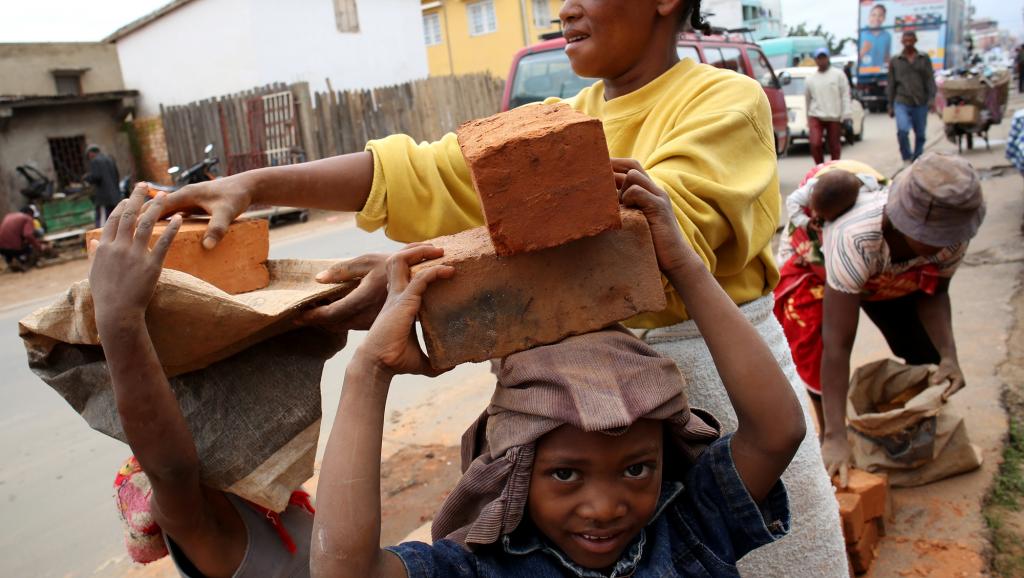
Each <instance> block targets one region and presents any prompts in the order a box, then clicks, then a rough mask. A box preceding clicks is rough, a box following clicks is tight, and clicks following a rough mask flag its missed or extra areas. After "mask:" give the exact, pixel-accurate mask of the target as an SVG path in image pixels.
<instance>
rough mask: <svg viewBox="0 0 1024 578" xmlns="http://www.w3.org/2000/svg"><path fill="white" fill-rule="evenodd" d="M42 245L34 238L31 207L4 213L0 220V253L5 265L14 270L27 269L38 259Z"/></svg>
mask: <svg viewBox="0 0 1024 578" xmlns="http://www.w3.org/2000/svg"><path fill="white" fill-rule="evenodd" d="M42 250H43V246H42V243H40V241H39V239H38V238H36V227H35V216H34V211H33V210H32V207H29V206H25V207H22V208H21V210H20V211H18V212H16V213H8V214H6V215H4V220H3V221H2V222H0V254H2V255H3V256H4V260H5V261H7V266H8V267H10V268H11V269H13V270H15V271H27V270H28V269H30V268H31V267H32V266H33V265H35V263H36V261H37V260H38V259H39V254H40V253H41V252H42Z"/></svg>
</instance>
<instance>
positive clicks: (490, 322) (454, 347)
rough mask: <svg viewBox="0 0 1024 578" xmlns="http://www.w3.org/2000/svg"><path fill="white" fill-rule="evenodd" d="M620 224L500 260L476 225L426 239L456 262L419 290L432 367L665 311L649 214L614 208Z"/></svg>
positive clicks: (494, 355) (499, 354) (500, 353)
mask: <svg viewBox="0 0 1024 578" xmlns="http://www.w3.org/2000/svg"><path fill="white" fill-rule="evenodd" d="M622 223H623V227H622V229H619V230H612V231H607V232H605V233H602V234H600V235H597V236H594V237H588V238H586V239H579V240H577V241H573V242H571V243H568V244H565V245H562V246H560V247H554V248H551V249H545V250H543V251H535V252H531V253H524V254H520V255H514V256H511V257H499V256H498V255H497V254H496V251H495V249H494V246H493V244H492V243H491V240H490V238H489V236H488V234H487V230H486V229H485V228H484V227H479V228H476V229H471V230H469V231H464V232H462V233H459V234H457V235H451V236H448V237H441V238H438V239H434V240H433V241H430V242H431V243H432V244H434V245H435V246H439V247H442V248H444V249H445V255H444V257H442V258H440V259H437V260H434V261H429V262H427V263H423V264H420V265H418V266H416V267H414V268H413V271H414V272H415V271H418V270H419V269H421V268H423V267H429V266H434V265H451V266H453V267H454V268H455V276H454V277H453V278H452V279H447V280H439V281H436V282H434V283H432V284H431V285H430V287H428V288H427V291H426V293H425V294H424V296H423V305H422V307H421V310H420V324H421V325H422V328H423V336H424V341H425V342H426V346H427V353H428V355H429V356H430V359H431V362H432V363H433V365H434V367H435V368H437V369H448V368H451V367H454V366H455V365H458V364H460V363H465V362H470V361H485V360H488V359H493V358H497V357H502V356H505V355H508V354H510V353H514V352H516V351H522V350H524V349H529V348H530V347H534V346H537V345H544V344H548V343H554V342H557V341H559V340H561V339H564V338H565V337H568V336H570V335H577V334H580V333H586V332H588V331H593V330H596V329H600V328H602V327H606V326H607V325H610V324H612V323H615V322H617V321H622V320H624V319H628V318H630V317H633V316H634V315H637V314H640V313H644V312H650V311H661V310H663V309H664V308H665V306H666V302H665V291H664V286H663V285H662V278H661V273H660V271H659V270H658V262H657V258H656V257H655V254H654V246H653V244H652V242H651V236H650V231H649V229H648V227H647V220H646V219H645V218H644V216H643V214H642V213H640V212H639V211H633V210H623V211H622Z"/></svg>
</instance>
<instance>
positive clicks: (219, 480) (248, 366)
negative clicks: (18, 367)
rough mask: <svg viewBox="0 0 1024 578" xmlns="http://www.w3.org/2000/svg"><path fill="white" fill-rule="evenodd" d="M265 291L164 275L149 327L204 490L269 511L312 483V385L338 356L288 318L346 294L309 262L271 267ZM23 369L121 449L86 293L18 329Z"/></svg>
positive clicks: (316, 393) (79, 286)
mask: <svg viewBox="0 0 1024 578" xmlns="http://www.w3.org/2000/svg"><path fill="white" fill-rule="evenodd" d="M268 266H269V269H270V279H271V281H270V285H269V286H268V287H267V288H266V289H262V290H259V291H253V292H250V293H245V294H241V295H229V294H227V293H224V292H223V291H221V290H219V289H217V288H216V287H214V286H213V285H210V284H208V283H205V282H204V281H201V280H199V279H197V278H195V277H192V276H190V275H187V274H185V273H181V272H178V271H173V270H170V269H165V270H163V272H162V273H161V275H160V280H159V282H158V283H157V287H156V292H155V294H154V296H153V300H152V301H151V302H150V304H149V308H148V309H147V310H146V324H147V327H148V328H149V333H150V335H151V336H152V339H153V343H154V346H155V348H156V351H157V354H158V355H159V357H160V361H161V364H162V365H163V366H164V370H165V372H166V373H167V374H168V376H169V377H170V383H171V388H172V389H173V390H174V393H175V395H176V396H177V397H178V401H179V404H180V406H181V410H182V413H183V414H184V416H185V419H186V421H187V422H188V424H189V428H190V429H191V430H192V436H193V438H194V439H195V443H196V449H197V451H198V454H199V459H200V462H201V472H200V475H201V478H202V480H203V483H204V484H206V485H208V486H210V487H213V488H217V489H221V490H225V491H228V492H231V493H234V494H236V495H238V496H241V497H243V498H245V499H247V500H250V501H252V502H255V503H257V504H259V505H261V506H264V507H266V508H269V509H271V510H275V511H281V510H283V509H284V508H285V507H286V506H287V503H288V498H289V497H290V495H291V492H292V491H293V490H294V489H296V488H297V487H298V486H299V484H301V483H302V482H304V481H305V480H307V479H308V478H309V477H311V476H312V474H313V458H314V456H315V453H316V446H317V440H318V437H319V432H320V378H321V374H322V371H323V365H324V362H325V361H326V360H327V359H328V358H330V357H331V355H333V353H334V352H335V351H336V350H337V349H338V348H339V347H340V345H341V344H339V343H337V342H336V341H335V340H333V339H332V338H330V337H329V336H327V335H326V334H324V333H321V332H320V331H317V330H313V329H299V330H296V329H295V326H294V323H293V321H294V318H295V317H296V316H297V315H298V314H299V313H300V312H301V311H302V310H303V309H305V308H306V307H308V306H310V305H311V304H313V303H315V302H318V301H328V300H333V299H337V298H339V297H341V296H342V295H344V294H345V293H346V292H348V291H350V290H351V289H352V286H351V285H348V284H346V285H322V284H319V283H316V282H315V281H313V276H314V275H315V274H316V273H317V272H318V271H322V270H323V269H324V268H326V265H325V264H324V263H323V262H316V261H270V262H269V263H268ZM19 329H20V334H21V337H22V339H23V340H24V342H25V348H26V350H27V352H28V359H29V366H30V367H31V368H32V370H33V371H34V372H35V373H36V374H37V375H39V376H40V377H41V378H42V379H43V381H45V382H46V383H47V384H48V385H50V386H51V387H52V388H53V389H55V390H56V391H57V392H58V393H59V394H60V395H61V396H62V397H63V398H64V399H65V400H67V402H68V403H69V404H70V405H71V407H73V408H74V409H75V411H77V412H78V413H80V414H81V415H82V417H83V418H85V420H86V422H88V423H89V425H90V426H91V427H92V428H93V429H96V430H97V431H100V432H103V433H105V434H107V435H109V436H111V437H114V438H116V439H119V440H121V441H125V438H124V432H123V430H122V429H121V422H120V419H119V418H118V415H117V409H116V407H115V404H114V397H113V391H112V390H111V385H110V375H109V372H108V370H107V366H106V362H105V360H104V358H103V350H102V348H101V347H100V342H99V336H98V335H97V332H96V323H95V314H94V309H93V303H92V294H91V292H90V291H89V283H88V281H80V282H78V283H76V284H74V285H73V286H72V287H71V288H70V289H69V290H68V292H67V294H66V295H64V296H62V297H61V298H60V299H58V300H57V301H56V302H54V303H53V304H51V305H49V306H47V307H44V308H43V309H40V310H39V311H36V312H35V313H33V314H31V315H29V316H28V317H26V318H25V319H23V320H21V322H20V327H19Z"/></svg>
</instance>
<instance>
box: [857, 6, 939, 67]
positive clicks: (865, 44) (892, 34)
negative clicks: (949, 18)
mask: <svg viewBox="0 0 1024 578" xmlns="http://www.w3.org/2000/svg"><path fill="white" fill-rule="evenodd" d="M946 24H947V23H946V0H861V1H860V26H861V28H860V35H859V39H858V53H859V57H860V59H859V62H860V65H859V70H858V73H859V74H887V73H888V72H889V60H890V59H891V58H892V57H894V56H896V55H897V54H899V53H900V52H902V51H903V45H902V44H901V43H900V40H901V38H902V36H903V33H904V32H905V31H908V30H913V31H914V32H916V33H917V50H918V52H921V53H927V54H928V56H929V57H930V58H931V61H932V67H933V68H935V69H936V70H940V69H941V68H942V67H943V64H944V62H945V60H946Z"/></svg>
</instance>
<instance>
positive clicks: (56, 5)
mask: <svg viewBox="0 0 1024 578" xmlns="http://www.w3.org/2000/svg"><path fill="white" fill-rule="evenodd" d="M167 1H168V0H89V1H87V2H83V1H82V0H3V5H4V8H3V18H0V42H73V41H95V40H100V39H102V38H103V37H104V36H107V35H108V34H110V33H111V32H113V31H114V30H116V29H118V28H120V27H121V26H123V25H125V24H127V23H129V22H131V21H132V20H134V19H136V18H138V17H140V16H143V15H145V14H148V13H149V12H151V11H153V10H155V9H156V8H159V7H160V6H162V5H163V4H165V3H167ZM323 1H326V0H323ZM971 2H972V4H973V5H974V6H975V7H976V8H977V15H978V16H987V17H991V18H995V19H996V20H999V21H1000V23H1001V24H1002V25H1003V27H1005V28H1007V29H1009V30H1010V31H1011V32H1012V33H1014V34H1016V35H1017V36H1018V37H1021V38H1024V19H1022V9H1024V0H971ZM823 4H826V5H827V6H828V8H826V9H823V8H822V5H823ZM857 5H858V3H857V1H856V0H826V2H822V0H782V15H783V19H784V20H785V24H786V25H789V26H795V25H797V24H800V23H801V22H807V23H808V24H810V25H811V28H814V26H816V25H817V24H822V25H823V26H824V28H825V29H826V30H831V31H832V32H833V33H835V34H836V35H837V36H839V37H840V38H842V37H847V36H855V35H856V28H857Z"/></svg>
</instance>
